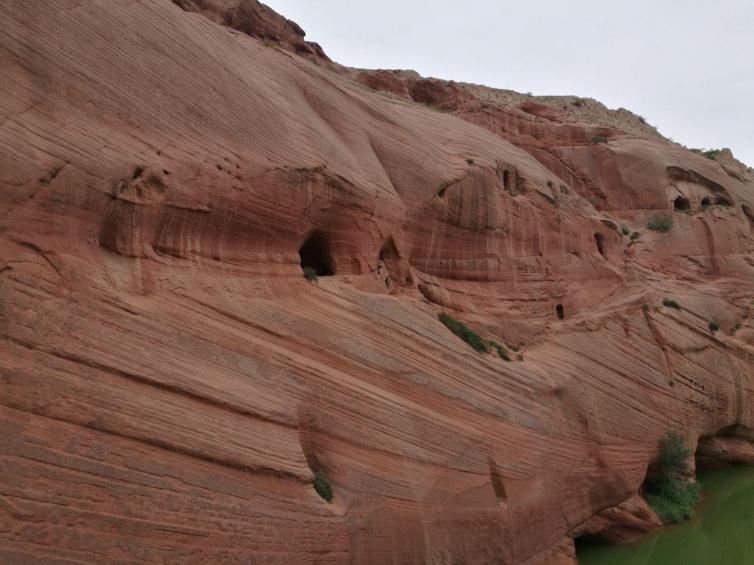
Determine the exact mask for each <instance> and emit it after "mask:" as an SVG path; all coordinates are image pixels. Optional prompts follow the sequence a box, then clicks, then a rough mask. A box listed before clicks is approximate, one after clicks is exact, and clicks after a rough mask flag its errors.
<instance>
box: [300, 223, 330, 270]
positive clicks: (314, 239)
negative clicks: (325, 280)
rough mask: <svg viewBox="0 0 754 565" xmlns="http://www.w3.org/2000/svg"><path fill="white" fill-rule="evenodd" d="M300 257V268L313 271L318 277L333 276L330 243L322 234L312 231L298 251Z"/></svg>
mask: <svg viewBox="0 0 754 565" xmlns="http://www.w3.org/2000/svg"><path fill="white" fill-rule="evenodd" d="M298 254H299V257H301V268H302V269H305V268H306V267H309V268H310V269H313V270H314V271H315V272H316V273H317V276H318V277H329V276H332V275H334V274H335V266H334V261H333V258H332V253H331V252H330V241H329V239H328V237H327V235H325V234H324V233H323V232H321V231H314V232H312V233H311V234H310V235H309V237H307V238H306V241H305V242H304V244H303V245H302V246H301V249H299V250H298Z"/></svg>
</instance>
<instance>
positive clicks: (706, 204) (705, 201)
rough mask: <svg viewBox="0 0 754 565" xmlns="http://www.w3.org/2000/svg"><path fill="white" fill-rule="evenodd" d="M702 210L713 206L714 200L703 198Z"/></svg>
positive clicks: (707, 197)
mask: <svg viewBox="0 0 754 565" xmlns="http://www.w3.org/2000/svg"><path fill="white" fill-rule="evenodd" d="M701 205H702V208H707V207H709V206H712V199H711V198H710V197H709V196H705V197H704V198H702V202H701Z"/></svg>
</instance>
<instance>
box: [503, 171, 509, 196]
mask: <svg viewBox="0 0 754 565" xmlns="http://www.w3.org/2000/svg"><path fill="white" fill-rule="evenodd" d="M503 188H504V189H505V190H507V191H508V192H510V191H511V173H510V171H508V170H505V171H503Z"/></svg>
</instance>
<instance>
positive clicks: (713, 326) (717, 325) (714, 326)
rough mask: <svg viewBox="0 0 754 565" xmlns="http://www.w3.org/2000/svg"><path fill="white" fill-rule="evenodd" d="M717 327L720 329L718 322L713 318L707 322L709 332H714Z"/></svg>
mask: <svg viewBox="0 0 754 565" xmlns="http://www.w3.org/2000/svg"><path fill="white" fill-rule="evenodd" d="M719 329H720V324H718V323H717V322H715V321H714V320H712V321H710V323H709V331H710V333H715V332H716V331H718V330H719Z"/></svg>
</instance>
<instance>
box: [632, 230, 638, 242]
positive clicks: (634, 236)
mask: <svg viewBox="0 0 754 565" xmlns="http://www.w3.org/2000/svg"><path fill="white" fill-rule="evenodd" d="M637 239H639V232H638V231H635V232H633V233H632V234H631V241H636V240H637Z"/></svg>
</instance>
